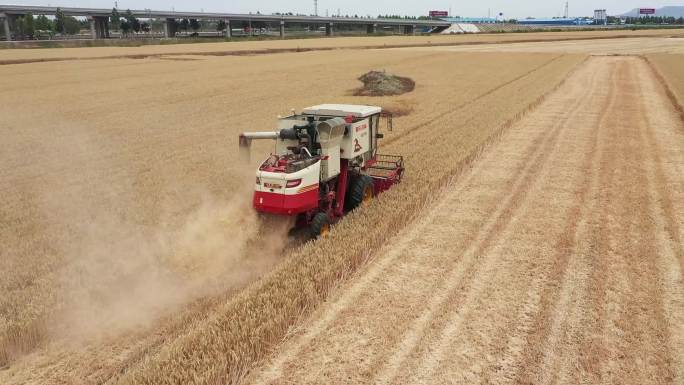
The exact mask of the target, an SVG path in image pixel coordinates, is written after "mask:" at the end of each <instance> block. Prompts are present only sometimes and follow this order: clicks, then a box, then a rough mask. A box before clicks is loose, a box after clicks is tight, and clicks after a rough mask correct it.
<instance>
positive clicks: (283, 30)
mask: <svg viewBox="0 0 684 385" xmlns="http://www.w3.org/2000/svg"><path fill="white" fill-rule="evenodd" d="M280 38H281V39H284V38H285V20H280Z"/></svg>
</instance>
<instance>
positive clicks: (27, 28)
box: [15, 12, 35, 39]
mask: <svg viewBox="0 0 684 385" xmlns="http://www.w3.org/2000/svg"><path fill="white" fill-rule="evenodd" d="M15 29H16V32H17V34H18V35H19V38H20V39H24V38H25V37H29V38H33V35H34V32H35V24H34V19H33V14H32V13H31V12H28V13H26V14H25V15H24V16H21V17H19V18H17V21H16V24H15Z"/></svg>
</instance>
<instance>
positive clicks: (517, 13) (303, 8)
mask: <svg viewBox="0 0 684 385" xmlns="http://www.w3.org/2000/svg"><path fill="white" fill-rule="evenodd" d="M0 2H1V3H4V4H23V5H48V4H49V5H53V6H65V7H66V6H74V7H75V6H79V7H97V8H100V7H102V8H105V7H106V8H110V7H113V6H114V0H44V1H41V0H0ZM313 4H314V0H289V1H285V0H231V1H221V0H118V5H119V8H120V9H126V8H131V9H144V8H151V9H155V10H167V9H168V10H171V9H172V8H175V9H176V10H177V11H180V10H183V11H200V10H204V11H205V12H235V13H249V12H256V11H260V12H261V13H272V12H299V13H305V14H312V13H313V9H314V5H313ZM564 4H565V1H563V0H551V1H548V0H517V1H513V0H508V1H506V0H470V1H456V0H413V1H402V2H397V1H381V0H318V14H319V15H322V16H324V15H325V12H326V9H327V10H328V12H329V14H331V15H332V14H333V13H337V9H338V8H339V9H340V13H341V14H343V15H344V14H359V15H373V16H376V15H378V14H387V13H392V14H401V15H425V14H427V12H428V11H429V10H433V9H434V10H449V7H451V10H452V14H453V15H459V16H470V17H481V16H487V13H488V10H490V9H491V13H492V15H494V14H496V13H498V12H503V13H504V17H506V18H522V17H526V16H533V17H552V16H561V15H562V13H563V8H564ZM665 5H684V0H669V1H668V0H665V1H658V0H574V1H570V16H593V10H594V9H595V8H605V9H607V10H608V14H609V15H612V14H621V13H624V12H627V11H629V10H631V9H633V8H638V7H641V8H659V7H662V6H665Z"/></svg>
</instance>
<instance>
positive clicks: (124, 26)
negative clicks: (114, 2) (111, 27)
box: [119, 19, 131, 36]
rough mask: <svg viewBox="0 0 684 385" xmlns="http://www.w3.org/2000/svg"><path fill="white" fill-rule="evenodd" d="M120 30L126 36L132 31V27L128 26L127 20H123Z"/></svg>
mask: <svg viewBox="0 0 684 385" xmlns="http://www.w3.org/2000/svg"><path fill="white" fill-rule="evenodd" d="M119 28H120V29H121V32H123V35H124V36H126V35H128V33H129V32H130V31H131V25H130V24H128V21H127V20H126V19H123V20H121V21H120V22H119Z"/></svg>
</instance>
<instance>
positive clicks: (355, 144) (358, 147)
mask: <svg viewBox="0 0 684 385" xmlns="http://www.w3.org/2000/svg"><path fill="white" fill-rule="evenodd" d="M361 149H362V147H361V144H360V143H359V140H358V139H354V152H359V151H361Z"/></svg>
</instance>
